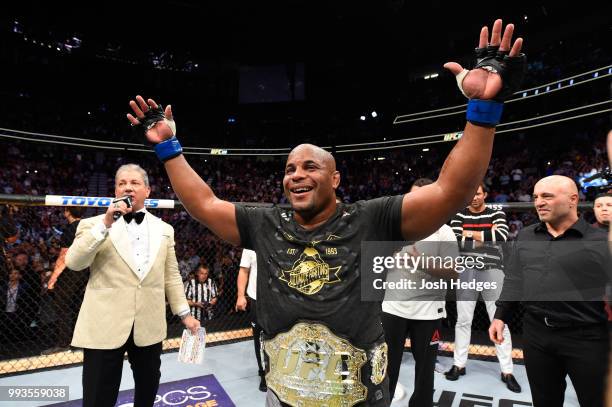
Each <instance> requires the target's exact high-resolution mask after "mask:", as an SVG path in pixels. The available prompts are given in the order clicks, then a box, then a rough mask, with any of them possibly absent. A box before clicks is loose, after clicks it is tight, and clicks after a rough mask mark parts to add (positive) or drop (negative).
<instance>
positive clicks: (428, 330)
mask: <svg viewBox="0 0 612 407" xmlns="http://www.w3.org/2000/svg"><path fill="white" fill-rule="evenodd" d="M381 318H382V324H383V329H384V330H385V341H386V342H387V346H388V347H389V366H388V368H387V372H388V375H389V391H390V393H391V400H393V395H394V394H395V387H396V386H397V379H398V376H399V371H400V365H401V364H402V356H403V354H404V343H405V342H406V338H407V337H410V347H411V349H412V355H413V357H414V362H415V367H414V370H415V372H414V392H413V393H412V397H410V403H409V404H408V405H409V406H410V407H431V406H433V394H434V369H435V366H436V355H437V353H438V341H437V340H436V341H432V338H433V337H434V333H436V331H438V329H439V328H440V320H439V319H434V320H416V319H406V318H401V317H398V316H396V315H393V314H388V313H386V312H383V313H382V314H381ZM432 342H434V343H432Z"/></svg>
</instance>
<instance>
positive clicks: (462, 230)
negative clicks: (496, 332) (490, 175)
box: [445, 183, 521, 393]
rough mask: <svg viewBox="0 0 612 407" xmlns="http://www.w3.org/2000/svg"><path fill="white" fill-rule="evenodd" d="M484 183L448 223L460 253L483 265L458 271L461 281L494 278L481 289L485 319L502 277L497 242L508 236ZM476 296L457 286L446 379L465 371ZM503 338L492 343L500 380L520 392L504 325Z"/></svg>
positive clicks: (503, 219) (492, 311) (492, 309)
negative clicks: (494, 286) (452, 346)
mask: <svg viewBox="0 0 612 407" xmlns="http://www.w3.org/2000/svg"><path fill="white" fill-rule="evenodd" d="M486 198H487V192H486V187H485V186H484V184H483V183H481V184H480V186H479V187H478V190H477V191H476V195H474V198H473V199H472V202H471V204H470V206H468V207H467V208H465V209H464V210H463V211H461V212H459V213H457V214H456V215H455V216H454V217H453V219H452V220H451V222H450V226H451V228H452V229H453V232H454V233H455V236H456V237H457V240H458V242H459V250H460V252H461V255H462V256H463V257H472V258H476V257H480V258H482V262H483V263H484V267H482V268H480V269H466V270H465V271H464V272H463V273H461V274H460V279H461V281H462V282H471V281H477V282H478V281H482V282H497V289H489V290H484V291H482V298H483V300H484V302H485V305H486V308H487V313H488V314H489V319H490V320H491V321H492V320H493V316H494V314H495V309H496V308H495V301H496V300H497V299H498V298H499V294H500V293H501V288H502V284H503V280H504V273H503V271H502V269H503V259H502V256H503V252H502V247H501V245H500V243H503V242H505V241H506V240H507V238H508V224H507V223H506V214H505V213H504V212H503V211H501V210H495V209H491V208H488V207H487V206H486V205H485V199H486ZM477 300H478V291H476V290H459V289H458V290H457V324H456V325H455V351H454V362H453V367H452V368H451V369H450V370H449V371H448V372H446V374H445V375H446V378H447V379H448V380H457V379H458V378H459V376H463V375H465V373H466V370H465V365H466V363H467V358H468V348H469V346H470V340H471V333H472V319H473V317H474V309H475V308H476V301H477ZM504 339H505V340H504V342H503V343H502V344H501V345H496V346H495V350H496V354H497V359H498V360H499V364H500V367H501V380H502V381H503V382H504V383H506V386H507V387H508V389H509V390H510V391H513V392H515V393H520V392H521V386H520V385H519V384H518V382H517V381H516V379H515V378H514V376H513V374H512V372H513V363H512V340H511V338H510V331H509V330H508V326H506V327H505V328H504Z"/></svg>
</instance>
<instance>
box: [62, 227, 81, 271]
mask: <svg viewBox="0 0 612 407" xmlns="http://www.w3.org/2000/svg"><path fill="white" fill-rule="evenodd" d="M80 221H81V220H80V219H78V220H75V221H74V222H72V223H69V224H67V225H66V226H64V231H63V232H62V236H61V237H60V247H61V248H62V249H64V248H65V249H68V248H69V247H70V246H72V242H74V238H75V237H76V230H77V227H78V226H79V222H80ZM71 271H72V270H71V269H69V268H68V267H66V268H65V269H64V271H63V273H65V272H69V273H70V272H71Z"/></svg>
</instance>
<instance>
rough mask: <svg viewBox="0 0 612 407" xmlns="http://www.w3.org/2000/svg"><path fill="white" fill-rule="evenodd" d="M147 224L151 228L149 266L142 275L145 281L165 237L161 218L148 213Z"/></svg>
mask: <svg viewBox="0 0 612 407" xmlns="http://www.w3.org/2000/svg"><path fill="white" fill-rule="evenodd" d="M145 222H147V226H148V228H149V257H148V258H149V264H148V265H147V268H146V269H145V270H144V272H143V273H142V279H143V280H144V279H145V277H146V275H147V274H149V271H150V270H151V267H153V263H155V259H156V258H157V252H159V246H160V245H161V241H162V237H163V236H162V233H163V223H162V221H161V220H160V219H159V218H157V217H155V216H153V215H151V214H150V213H149V212H147V214H146V215H145Z"/></svg>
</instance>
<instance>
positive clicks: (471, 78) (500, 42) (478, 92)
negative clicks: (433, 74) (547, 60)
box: [444, 19, 523, 100]
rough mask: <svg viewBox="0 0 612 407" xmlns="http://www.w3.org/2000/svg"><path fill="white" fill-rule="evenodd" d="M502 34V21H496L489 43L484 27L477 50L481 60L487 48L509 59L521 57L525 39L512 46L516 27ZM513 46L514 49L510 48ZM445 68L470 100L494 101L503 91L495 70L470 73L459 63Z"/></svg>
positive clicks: (509, 26)
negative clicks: (495, 48)
mask: <svg viewBox="0 0 612 407" xmlns="http://www.w3.org/2000/svg"><path fill="white" fill-rule="evenodd" d="M501 33H502V20H500V19H498V20H495V23H494V24H493V32H492V35H491V41H489V29H488V27H487V26H484V27H482V30H480V40H479V42H478V50H477V52H478V51H480V55H479V58H480V57H484V56H485V55H486V51H487V50H486V48H487V46H490V47H499V52H500V53H504V54H507V55H508V56H509V57H518V56H519V55H521V48H522V47H523V39H522V38H517V39H516V41H514V44H512V35H513V33H514V25H513V24H508V25H507V26H506V29H505V31H504V35H503V37H502V35H501ZM511 44H512V48H510V45H511ZM508 51H509V52H508ZM492 52H495V53H497V50H493V51H492ZM479 61H480V59H479ZM444 68H446V69H448V70H449V71H451V72H452V73H453V74H454V75H455V76H456V77H457V82H458V84H459V87H460V89H462V91H463V94H464V95H465V96H467V97H468V98H470V99H483V100H487V99H493V98H495V97H496V96H497V95H498V94H499V93H500V91H501V90H502V87H503V82H502V78H501V76H500V75H499V73H498V72H494V71H495V70H494V69H486V68H475V69H472V70H471V71H468V70H466V69H464V68H463V67H462V66H461V65H459V64H458V63H457V62H447V63H446V64H444ZM519 82H520V81H519Z"/></svg>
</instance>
